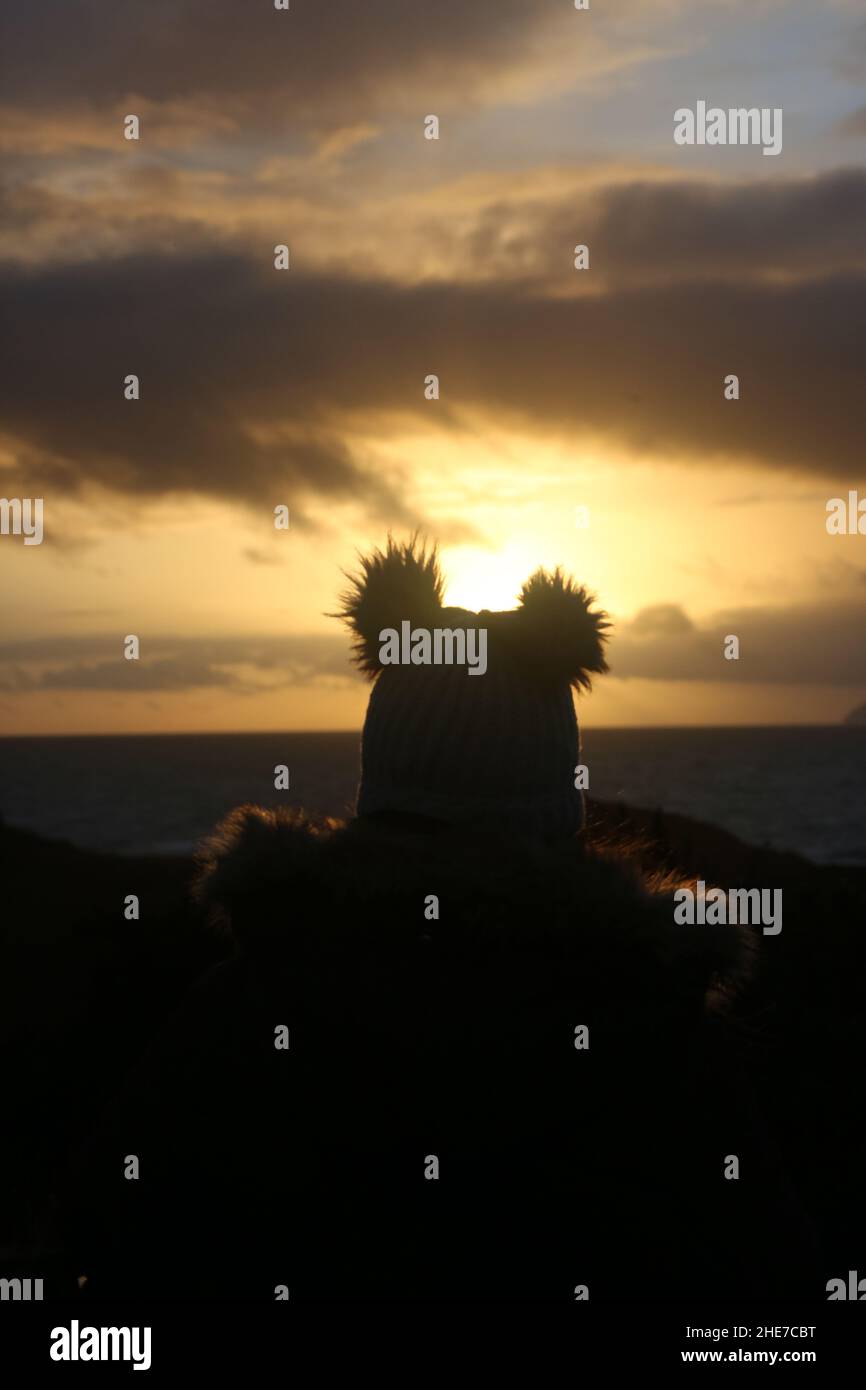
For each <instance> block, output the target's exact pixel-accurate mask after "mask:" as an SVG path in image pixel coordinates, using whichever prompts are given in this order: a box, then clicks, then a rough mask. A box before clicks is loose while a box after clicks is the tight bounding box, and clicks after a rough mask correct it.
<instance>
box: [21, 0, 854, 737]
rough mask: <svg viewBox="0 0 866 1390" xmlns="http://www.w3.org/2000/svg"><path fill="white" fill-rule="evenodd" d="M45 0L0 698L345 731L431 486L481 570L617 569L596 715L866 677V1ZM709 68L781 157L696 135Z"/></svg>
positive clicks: (92, 724)
mask: <svg viewBox="0 0 866 1390" xmlns="http://www.w3.org/2000/svg"><path fill="white" fill-rule="evenodd" d="M17 9H18V12H17V13H16V14H14V15H7V16H6V17H5V18H4V19H3V21H2V33H0V49H2V51H3V53H4V55H5V56H4V60H3V80H2V82H0V132H2V133H0V146H2V151H3V163H4V179H3V183H2V186H0V200H2V213H3V215H2V218H0V258H2V261H0V279H2V291H3V300H4V306H5V314H4V317H5V320H6V324H7V329H10V328H11V333H10V337H11V344H12V355H11V362H10V365H9V367H8V368H7V369H6V370H4V372H3V374H2V378H0V493H2V495H3V496H6V497H15V496H18V497H21V496H41V497H43V498H44V499H45V540H44V543H43V544H42V545H41V546H38V547H34V546H31V547H25V546H23V544H22V541H21V539H20V538H19V537H14V536H2V537H0V592H2V630H0V721H2V728H3V731H4V732H9V733H19V732H20V733H41V732H46V733H48V732H91V731H148V730H194V729H202V730H205V729H207V730H214V729H266V728H295V729H312V728H326V729H327V728H349V727H356V726H358V725H359V723H360V721H361V718H362V716H363V708H364V704H365V699H366V689H365V687H364V685H363V684H362V683H361V682H360V681H359V680H357V679H356V678H355V677H354V676H353V674H352V672H351V669H350V668H349V665H348V644H347V642H346V640H345V638H344V636H343V634H342V633H341V631H340V629H339V628H338V627H337V625H336V624H335V623H334V622H333V620H331V619H328V618H327V617H325V616H324V615H325V613H326V612H327V611H329V610H331V609H332V608H333V607H334V603H335V597H336V594H337V591H338V590H339V588H340V587H341V583H342V578H341V573H340V571H341V568H345V567H351V566H352V564H353V560H354V556H355V552H356V550H357V549H358V548H364V547H366V546H368V545H370V544H375V543H381V542H382V541H383V540H384V537H385V535H386V533H387V531H388V529H389V528H391V529H393V530H394V531H395V532H396V533H397V534H401V535H402V534H406V533H407V532H409V531H411V530H412V529H414V528H415V527H418V526H420V527H422V528H423V529H424V530H425V531H426V532H427V534H428V535H430V536H431V537H438V538H439V539H440V541H441V544H442V550H443V561H444V567H445V570H446V572H447V574H448V576H449V590H448V598H449V599H450V600H451V601H452V602H454V603H458V604H461V605H465V606H468V607H472V608H477V607H482V606H494V607H508V606H510V605H511V604H512V602H513V600H514V597H515V595H516V592H517V590H518V589H519V587H520V584H521V583H522V581H523V580H524V579H525V578H526V577H527V576H528V575H529V573H530V572H531V571H532V570H533V569H534V568H535V567H536V566H537V565H538V564H546V565H548V566H553V565H556V564H562V565H563V566H564V567H565V568H566V569H568V570H570V571H572V572H573V573H574V574H575V575H576V576H577V577H578V578H579V579H581V580H583V581H584V582H586V583H587V584H588V585H589V586H590V587H591V588H592V589H594V590H595V591H596V592H597V594H598V597H599V601H600V602H601V604H602V605H603V606H604V607H605V608H607V609H608V611H609V612H610V613H611V615H612V617H613V618H614V620H615V629H614V636H613V638H612V641H611V647H610V659H611V665H612V668H613V673H612V674H611V675H610V676H609V677H606V678H604V679H603V680H600V681H599V682H598V683H597V687H596V689H595V690H594V692H593V693H592V695H590V696H589V697H586V698H585V699H583V700H582V704H583V705H584V716H585V718H588V719H589V720H591V721H593V722H594V723H596V724H599V725H601V724H645V723H654V724H659V723H662V724H664V723H700V724H712V723H728V722H743V723H776V722H779V723H783V722H831V721H834V720H836V719H838V718H840V717H842V716H844V714H845V713H846V712H847V711H848V709H850V708H851V707H852V706H853V705H855V704H857V703H859V702H861V701H862V700H863V699H864V697H866V641H864V637H866V622H864V618H866V536H859V535H854V536H830V535H828V534H827V531H826V527H825V517H826V503H827V501H828V499H829V498H831V497H836V496H847V493H848V491H849V489H852V488H855V489H856V488H857V487H859V488H860V490H861V494H862V493H866V477H864V474H866V468H864V462H863V449H862V436H863V430H862V418H863V404H862V402H863V399H864V382H863V375H864V365H866V353H864V337H866V172H864V170H863V168H862V157H863V152H864V147H866V17H864V12H863V9H862V4H859V3H854V0H851V3H848V0H822V3H821V4H820V5H818V4H814V3H807V2H806V0H784V2H783V0H763V3H762V2H761V0H743V3H739V0H726V2H725V0H713V2H712V3H710V0H688V3H686V2H685V0H682V3H678V0H616V3H614V2H613V0H610V3H602V0H592V4H591V8H590V10H589V11H587V12H577V11H575V10H574V9H573V7H572V6H570V5H569V4H568V3H567V0H540V2H539V3H536V4H526V3H525V2H524V0H473V2H472V3H471V4H469V3H466V0H438V3H437V4H436V5H435V6H430V5H429V4H426V3H421V0H366V3H364V4H358V3H357V0H329V3H327V4H326V3H323V0H292V7H291V9H290V11H288V12H276V11H274V10H273V8H272V7H270V6H269V4H268V2H267V0H255V2H254V0H245V3H244V4H239V3H237V0H148V3H147V4H146V5H143V4H140V3H138V2H137V0H62V2H61V0H47V2H46V0H42V3H39V4H34V5H30V6H26V7H25V6H19V7H17ZM698 100H705V101H707V102H708V103H709V104H711V105H712V104H715V105H718V106H721V107H723V108H728V107H733V106H758V107H781V108H782V109H783V111H784V148H783V151H782V153H781V154H780V155H779V156H778V157H777V158H765V157H763V156H762V154H761V150H760V148H754V147H747V148H730V147H727V148H719V147H697V146H696V147H693V148H682V147H678V146H676V145H675V144H674V142H673V138H672V131H673V113H674V111H675V110H676V109H677V108H678V107H680V106H694V104H695V103H696V102H697V101H698ZM130 112H133V113H137V114H138V115H139V116H140V118H141V139H140V140H139V141H138V142H134V141H126V140H124V139H123V135H122V131H123V117H124V116H125V115H126V114H127V113H130ZM430 113H435V114H436V115H438V117H439V119H440V139H439V140H438V141H427V140H425V139H424V118H425V117H426V116H427V115H428V114H430ZM278 243H286V244H287V245H288V246H289V247H290V250H291V269H290V270H289V271H288V272H282V273H281V272H277V271H275V270H274V268H273V248H274V246H275V245H276V244H278ZM578 243H586V244H587V245H589V247H590V253H591V266H590V269H589V270H588V271H586V272H577V271H575V269H574V266H573V253H574V246H575V245H576V244H578ZM131 372H134V373H136V374H138V375H139V376H140V379H141V399H140V400H139V401H137V402H129V401H125V400H124V398H123V380H124V377H125V376H126V374H127V373H131ZM731 372H734V373H737V374H738V375H739V377H740V381H741V392H742V394H741V399H740V400H739V401H737V402H729V401H725V400H724V397H723V383H724V378H725V376H726V375H727V374H728V373H731ZM429 373H436V374H437V375H438V376H439V378H440V384H441V395H440V399H439V400H437V401H430V400H426V399H425V396H424V381H425V377H426V376H427V375H428V374H429ZM278 504H286V505H288V507H289V508H290V512H291V518H292V522H291V527H290V529H289V531H288V532H276V531H275V530H274V527H273V509H274V507H275V506H277V505H278ZM581 508H585V509H586V512H587V514H588V518H589V525H588V526H586V527H581V526H579V525H578V509H581ZM127 633H136V634H137V635H138V636H139V638H140V640H141V645H142V660H141V661H140V662H139V663H129V662H125V661H123V659H122V643H123V638H124V636H125V635H126V634H127ZM728 633H736V634H738V635H739V637H740V642H741V658H740V660H739V662H727V661H725V660H724V658H723V655H722V651H723V640H722V639H723V637H724V636H725V635H726V634H728Z"/></svg>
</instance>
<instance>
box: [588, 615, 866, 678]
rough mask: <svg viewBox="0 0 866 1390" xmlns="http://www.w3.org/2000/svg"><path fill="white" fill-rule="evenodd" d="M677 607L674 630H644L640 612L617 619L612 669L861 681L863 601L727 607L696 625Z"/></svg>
mask: <svg viewBox="0 0 866 1390" xmlns="http://www.w3.org/2000/svg"><path fill="white" fill-rule="evenodd" d="M671 611H674V610H671ZM678 611H679V612H680V616H681V619H682V623H683V628H682V631H681V632H679V633H675V632H674V631H673V630H670V631H669V632H667V633H664V632H662V631H653V632H651V633H648V632H647V631H646V630H645V628H643V627H642V624H641V616H642V615H640V614H639V615H638V617H637V618H636V619H635V621H634V622H631V623H624V624H620V625H619V626H618V627H617V629H616V633H615V637H614V639H613V640H612V642H611V668H612V670H613V674H614V675H616V676H621V677H638V676H642V677H647V678H649V679H653V680H675V681H723V682H725V683H727V682H731V681H733V682H736V683H742V682H745V681H749V682H758V683H771V684H786V683H790V684H800V685H845V686H851V685H860V684H863V683H866V604H864V603H863V602H862V601H835V602H827V603H823V604H802V605H791V606H790V607H786V608H740V609H731V610H730V611H728V612H724V613H720V614H717V615H715V616H714V617H713V618H712V619H711V620H709V621H708V622H704V623H701V624H700V625H693V624H692V623H691V622H690V620H689V619H688V617H687V616H686V614H685V613H682V611H681V610H678ZM729 635H734V636H736V637H738V638H739V642H740V656H739V660H737V661H728V660H726V659H725V656H724V644H725V638H726V637H728V636H729Z"/></svg>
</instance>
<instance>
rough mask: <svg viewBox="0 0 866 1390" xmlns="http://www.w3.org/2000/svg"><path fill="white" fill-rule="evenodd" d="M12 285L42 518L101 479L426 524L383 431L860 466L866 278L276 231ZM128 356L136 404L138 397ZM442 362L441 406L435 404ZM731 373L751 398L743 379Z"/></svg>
mask: <svg viewBox="0 0 866 1390" xmlns="http://www.w3.org/2000/svg"><path fill="white" fill-rule="evenodd" d="M0 293H2V295H3V299H4V303H5V305H6V322H7V332H8V333H9V334H10V336H11V338H12V341H14V343H15V353H14V355H13V357H12V359H11V361H10V363H9V365H8V367H7V369H6V371H5V372H4V374H3V376H2V378H0V421H2V428H3V431H4V433H5V436H6V439H5V444H6V447H7V449H8V451H9V453H10V455H11V456H12V457H13V458H17V459H18V463H17V465H14V464H13V465H12V466H11V467H9V466H7V470H6V472H5V476H4V488H6V489H7V491H8V490H9V489H10V488H12V487H13V486H17V487H18V488H19V489H20V490H21V495H24V496H28V495H37V496H44V497H45V498H46V512H48V511H49V510H50V500H51V497H52V496H55V497H58V496H59V497H63V496H64V495H75V494H79V495H80V494H82V493H83V492H84V491H85V489H86V486H87V484H88V483H95V484H98V485H99V487H101V488H103V489H110V490H111V491H113V492H115V493H117V494H120V495H125V496H127V497H130V498H133V499H146V498H148V497H150V498H156V497H161V496H165V495H168V494H181V495H189V494H200V495H210V496H216V497H221V498H228V499H230V500H234V501H238V502H244V503H248V504H250V505H256V506H268V507H271V508H272V507H273V506H275V505H277V504H278V503H286V504H288V505H289V506H290V507H291V506H293V504H294V503H295V502H296V499H297V501H299V502H300V503H303V502H304V501H305V500H311V501H313V502H318V503H319V504H327V505H329V506H333V505H342V504H347V503H352V504H353V505H355V506H360V507H361V508H363V509H364V511H365V512H366V514H367V515H369V516H370V517H371V518H374V519H376V520H377V521H382V520H387V521H388V522H389V523H390V524H393V525H396V526H404V525H405V526H408V525H412V524H414V523H415V522H417V521H418V517H417V515H416V512H415V509H414V508H413V506H412V505H411V500H410V499H409V490H410V486H411V483H410V472H411V458H407V459H406V460H405V462H404V463H403V464H400V465H398V466H392V467H391V468H386V467H385V466H384V464H383V462H382V460H381V458H380V457H378V456H377V454H376V452H375V439H376V438H379V439H381V440H386V439H388V438H390V437H391V436H392V435H393V434H394V433H395V432H400V433H401V434H409V433H411V432H413V431H414V432H422V433H423V434H424V435H425V436H427V437H429V436H430V435H431V434H432V435H437V434H438V435H439V436H441V438H442V440H443V443H444V442H446V441H447V439H448V437H449V436H455V437H456V432H458V431H460V430H467V431H468V430H483V429H484V427H485V423H495V424H497V426H498V425H504V424H508V423H509V422H510V423H511V424H513V425H515V426H519V427H520V428H521V429H530V430H532V431H535V432H536V433H537V435H538V436H539V437H540V438H543V437H547V438H555V439H557V440H560V441H569V442H573V443H578V442H589V443H593V444H601V445H605V446H611V447H615V448H617V449H622V450H625V451H626V452H630V453H631V454H632V455H634V456H643V457H659V456H663V457H665V458H667V459H670V460H671V461H674V462H676V461H679V462H681V463H682V464H683V465H686V466H687V465H688V464H689V463H691V461H692V460H694V459H695V458H700V459H702V460H703V461H707V460H710V459H713V460H717V461H719V462H724V461H726V460H734V459H736V460H738V461H752V462H757V463H759V464H761V465H763V466H765V467H767V468H773V469H777V470H781V471H782V472H783V473H788V474H790V473H792V472H800V473H802V474H807V475H812V476H813V477H815V478H824V479H826V480H827V486H828V487H830V488H832V489H834V490H836V491H838V489H839V488H843V490H844V488H846V487H848V486H849V485H850V486H855V485H856V484H857V482H858V480H861V479H862V478H863V476H864V471H863V455H862V428H861V418H862V371H863V366H864V348H866V331H864V323H866V278H864V277H861V276H857V275H839V276H835V277H830V276H827V277H825V278H824V279H822V280H821V281H819V282H815V283H806V284H782V285H749V284H744V285H731V284H714V283H708V282H700V281H696V282H686V283H684V284H677V285H660V286H650V287H646V288H637V289H626V290H623V291H622V292H609V293H607V294H604V295H599V296H594V297H589V298H585V299H581V300H579V301H574V300H570V299H553V298H550V297H545V296H542V295H539V294H538V293H537V292H536V289H535V287H534V286H532V285H525V286H524V285H520V284H514V285H499V286H495V287H494V286H481V287H467V286H453V285H422V286H416V287H412V288H401V287H398V286H394V285H390V284H382V283H359V282H356V281H352V280H344V279H338V278H333V277H316V276H309V275H306V274H304V273H303V271H301V272H298V271H289V272H287V273H279V272H277V271H275V270H274V269H273V268H272V265H271V256H270V248H267V247H265V248H262V256H261V260H260V262H259V263H258V264H257V265H253V264H251V263H250V262H249V261H248V260H244V259H241V258H239V257H232V256H228V255H226V256H199V257H194V258H184V257H175V258H148V257H134V258H129V259H127V260H122V261H121V260H117V261H114V262H109V263H107V264H105V265H85V266H69V267H59V268H55V267H51V268H49V269H46V270H43V271H41V272H38V271H36V270H22V269H20V268H15V267H9V266H7V267H6V268H5V270H4V271H3V272H2V273H0ZM132 372H134V373H136V374H137V375H139V377H140V381H141V399H140V400H139V401H135V402H130V401H126V400H125V399H124V395H123V381H124V378H125V376H126V375H127V374H128V373H132ZM430 372H435V373H436V374H437V375H438V376H439V377H440V383H441V391H442V396H441V399H440V400H439V401H436V402H430V401H426V400H425V399H424V392H423V385H424V380H425V377H426V376H427V375H428V374H429V373H430ZM731 372H735V373H737V374H738V375H739V377H740V382H741V393H742V394H741V399H740V400H739V401H736V402H731V401H726V400H725V399H724V397H723V389H722V388H723V382H724V379H725V377H726V375H727V374H728V373H731ZM686 476H687V475H686ZM686 485H687V484H686ZM293 515H294V510H293ZM455 524H456V523H455ZM452 529H453V528H452ZM458 530H459V526H458Z"/></svg>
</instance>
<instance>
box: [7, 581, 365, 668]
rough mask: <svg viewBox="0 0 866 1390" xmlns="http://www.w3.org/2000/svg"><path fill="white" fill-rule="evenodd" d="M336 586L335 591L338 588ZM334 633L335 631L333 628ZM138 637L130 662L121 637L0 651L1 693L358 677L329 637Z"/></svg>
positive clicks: (336, 638) (40, 642) (340, 641)
mask: <svg viewBox="0 0 866 1390" xmlns="http://www.w3.org/2000/svg"><path fill="white" fill-rule="evenodd" d="M336 587H338V586H337V585H335V588H336ZM335 628H336V625H335ZM139 636H140V637H141V658H140V660H138V661H127V660H126V659H125V658H124V656H123V654H122V643H121V640H120V638H118V637H111V638H106V637H96V636H81V637H58V638H53V639H32V640H22V641H17V642H6V643H3V644H2V645H0V691H2V692H5V693H6V694H21V693H27V692H30V691H40V690H94V691H115V692H122V693H126V694H139V693H145V692H146V693H153V692H154V691H175V690H177V691H180V690H193V689H196V688H200V687H209V688H212V689H221V690H227V691H231V693H232V694H236V695H238V694H240V695H245V694H246V695H255V694H260V693H262V691H266V690H272V689H274V688H283V687H286V686H289V685H291V686H299V685H310V684H317V683H320V682H321V681H322V680H323V679H327V680H329V681H333V680H340V681H342V680H346V681H349V680H351V681H355V680H357V679H359V677H358V676H357V674H356V672H355V670H354V668H353V667H352V666H351V664H350V659H349V643H348V639H346V638H343V637H341V636H340V634H339V632H338V631H336V630H335V632H334V634H333V635H330V634H323V635H321V636H318V635H313V636H286V635H283V636H273V637H255V638H250V637H243V636H241V637H234V636H228V637H220V638H197V637H190V638H186V637H160V636H158V635H154V636H150V635H148V634H146V633H144V634H139Z"/></svg>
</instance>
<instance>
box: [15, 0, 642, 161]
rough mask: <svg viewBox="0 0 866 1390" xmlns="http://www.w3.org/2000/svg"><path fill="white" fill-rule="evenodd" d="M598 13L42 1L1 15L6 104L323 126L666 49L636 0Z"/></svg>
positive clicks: (306, 2)
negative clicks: (166, 111)
mask: <svg viewBox="0 0 866 1390" xmlns="http://www.w3.org/2000/svg"><path fill="white" fill-rule="evenodd" d="M655 18H656V19H657V18H658V15H656V16H655ZM592 19H593V21H594V22H591V23H586V17H585V16H581V15H577V14H576V13H575V11H574V9H573V8H572V7H570V6H569V7H566V6H564V5H563V4H562V3H561V0H536V3H533V4H530V5H528V4H526V3H525V0H472V3H471V4H467V3H466V0H436V4H435V6H430V5H427V4H423V3H420V0H416V2H415V3H414V4H413V3H412V0H365V3H359V2H358V0H327V3H322V0H295V3H293V4H292V6H291V9H290V10H289V11H287V12H276V11H275V10H274V7H273V4H272V3H271V0H260V3H257V4H249V3H244V4H241V3H238V0H147V4H145V5H142V4H139V3H136V2H135V0H40V2H39V4H38V5H31V6H22V7H19V9H18V10H17V11H16V13H15V15H14V16H10V17H8V18H6V19H5V20H4V32H3V48H4V100H5V101H6V102H8V103H9V105H11V106H13V107H15V106H18V107H25V108H29V109H30V110H34V109H35V110H36V112H37V113H39V112H45V111H56V110H57V109H58V108H59V109H65V110H67V111H70V112H72V113H77V112H82V111H83V112H84V114H85V116H86V115H88V114H89V113H92V112H94V111H95V112H98V113H103V112H105V111H111V112H113V113H114V112H117V113H119V112H120V109H121V106H122V105H123V104H126V105H127V106H128V108H129V109H130V110H133V111H135V110H136V106H135V101H136V99H139V100H140V101H141V102H142V103H146V104H147V105H148V107H149V108H153V106H155V105H158V104H162V103H167V104H172V103H174V104H176V103H179V102H184V103H186V104H187V106H188V108H189V109H193V108H197V109H198V111H199V113H200V118H201V119H207V118H209V117H210V118H212V119H214V120H215V121H220V120H223V121H224V120H225V119H226V118H228V119H230V120H232V121H234V122H236V123H237V124H238V125H239V126H244V127H245V128H247V129H249V127H250V126H251V125H253V124H255V123H256V122H258V123H260V124H265V123H266V124H268V125H269V126H270V128H271V129H274V128H276V129H279V128H280V127H283V128H285V127H287V126H288V127H291V128H292V129H295V130H297V129H304V128H313V129H315V128H319V129H323V130H324V129H330V128H332V127H333V126H334V125H346V124H349V123H351V122H357V121H359V120H361V121H366V120H368V119H370V117H371V116H375V115H376V114H378V113H379V112H381V111H387V110H399V111H404V112H405V111H409V110H412V111H415V112H416V113H417V114H418V115H419V116H423V115H424V113H425V111H426V110H427V109H430V102H431V101H435V105H436V109H440V108H441V109H444V108H446V107H452V106H453V105H454V104H457V105H461V106H466V105H482V104H484V103H486V102H489V101H493V100H502V99H505V100H519V99H521V98H524V97H526V96H527V95H528V94H530V93H533V92H537V91H539V90H546V91H550V90H553V89H556V88H557V87H567V86H569V85H571V83H573V82H574V80H575V79H576V77H577V76H578V75H580V74H584V75H588V74H593V73H594V74H596V75H599V74H600V73H601V72H610V71H612V70H615V69H616V68H618V67H622V66H626V65H627V64H628V63H629V62H630V61H633V60H634V57H635V55H636V54H645V53H652V52H653V51H654V49H655V48H656V47H657V44H656V43H655V42H654V41H653V32H654V27H655V26H654V25H653V24H652V23H650V22H649V20H648V18H647V16H646V12H645V7H644V6H643V5H642V4H640V3H636V2H635V0H620V4H619V6H618V12H617V13H616V14H614V15H605V14H604V12H600V13H599V14H598V15H594V16H593V17H592ZM631 26H634V41H633V43H631V42H629V34H630V27H631ZM422 108H423V109H422ZM85 133H86V132H85ZM58 134H59V131H58Z"/></svg>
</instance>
